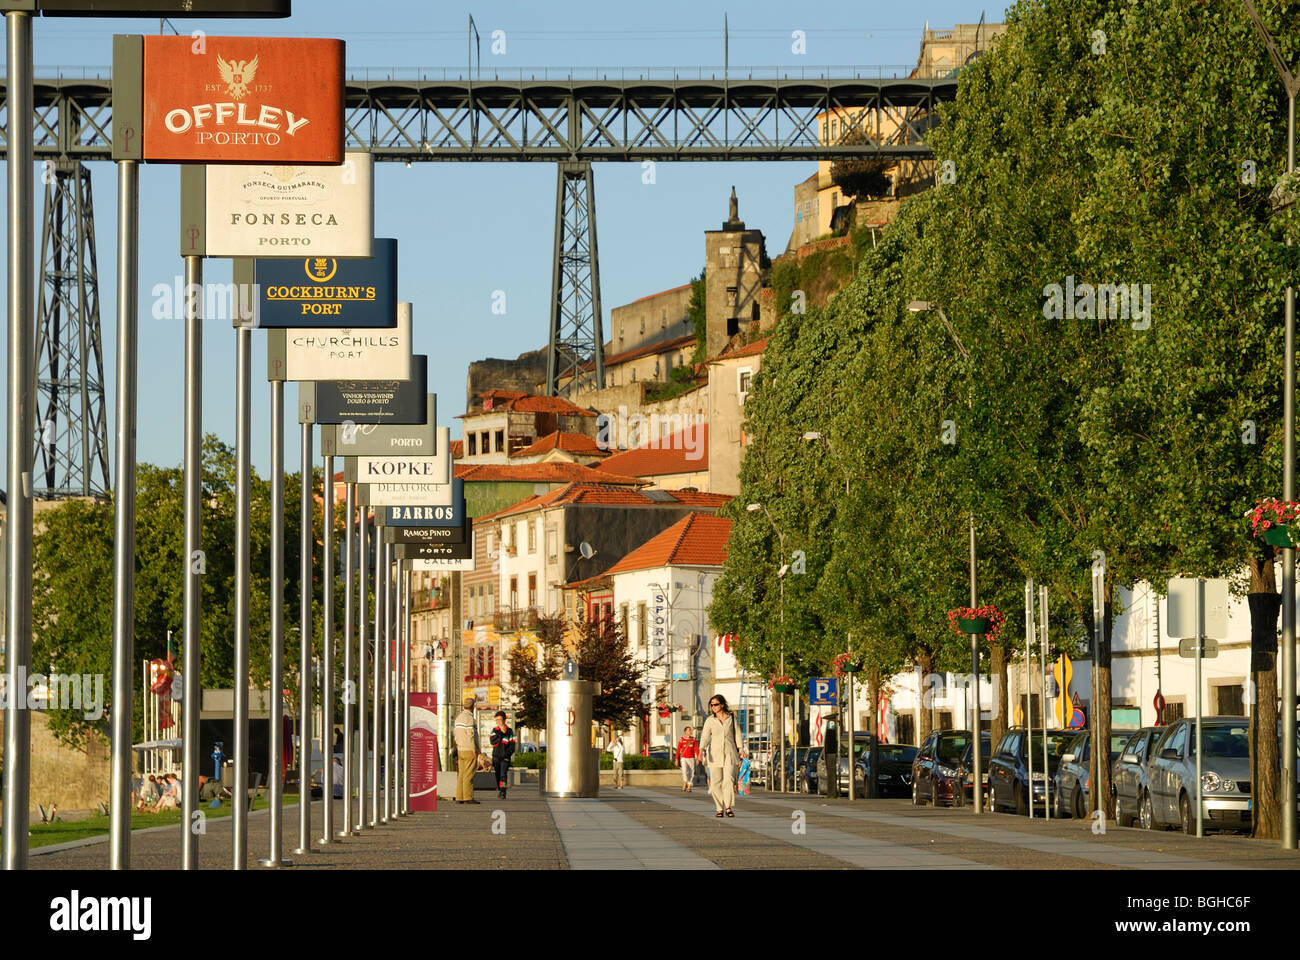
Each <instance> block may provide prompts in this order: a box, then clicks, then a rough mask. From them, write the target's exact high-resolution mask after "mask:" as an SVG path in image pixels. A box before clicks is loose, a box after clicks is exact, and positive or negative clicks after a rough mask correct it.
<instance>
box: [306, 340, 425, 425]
mask: <svg viewBox="0 0 1300 960" xmlns="http://www.w3.org/2000/svg"><path fill="white" fill-rule="evenodd" d="M428 392H429V358H428V357H426V356H425V355H424V354H422V353H417V354H415V356H413V357H411V379H410V380H334V381H330V380H325V381H322V382H321V383H315V382H313V381H306V382H304V383H300V384H298V422H299V423H357V424H364V423H425V422H426V420H425V417H426V416H427V415H428V411H427V408H426V406H425V397H426V395H427V394H428Z"/></svg>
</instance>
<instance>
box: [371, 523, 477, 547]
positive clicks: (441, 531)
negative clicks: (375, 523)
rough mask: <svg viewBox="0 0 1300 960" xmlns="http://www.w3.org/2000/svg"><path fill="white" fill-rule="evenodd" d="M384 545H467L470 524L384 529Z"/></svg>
mask: <svg viewBox="0 0 1300 960" xmlns="http://www.w3.org/2000/svg"><path fill="white" fill-rule="evenodd" d="M381 529H382V530H383V531H384V543H465V542H466V541H468V540H469V539H470V529H469V523H468V522H467V523H466V525H465V526H463V527H383V528H381Z"/></svg>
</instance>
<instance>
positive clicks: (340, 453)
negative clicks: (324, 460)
mask: <svg viewBox="0 0 1300 960" xmlns="http://www.w3.org/2000/svg"><path fill="white" fill-rule="evenodd" d="M425 404H426V405H425V420H424V423H417V424H400V423H381V424H356V423H338V424H335V423H322V424H321V428H320V452H321V456H323V457H388V456H403V457H432V456H434V455H435V454H437V453H438V446H437V439H438V438H437V429H438V395H437V394H436V393H430V394H427V395H426V397H425ZM448 435H449V436H450V432H449V433H448Z"/></svg>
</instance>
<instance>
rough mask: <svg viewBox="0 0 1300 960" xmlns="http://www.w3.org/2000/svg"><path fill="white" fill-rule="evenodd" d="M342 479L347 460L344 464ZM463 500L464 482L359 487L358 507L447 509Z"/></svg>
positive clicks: (367, 484)
mask: <svg viewBox="0 0 1300 960" xmlns="http://www.w3.org/2000/svg"><path fill="white" fill-rule="evenodd" d="M343 469H344V478H345V479H346V475H347V469H348V467H347V460H344V461H343ZM464 498H465V488H464V481H463V480H458V479H453V480H452V481H451V483H358V484H357V504H358V505H359V506H363V507H390V506H393V507H396V506H427V505H430V504H432V505H434V506H450V505H451V504H453V503H458V502H459V501H461V500H463V499H464Z"/></svg>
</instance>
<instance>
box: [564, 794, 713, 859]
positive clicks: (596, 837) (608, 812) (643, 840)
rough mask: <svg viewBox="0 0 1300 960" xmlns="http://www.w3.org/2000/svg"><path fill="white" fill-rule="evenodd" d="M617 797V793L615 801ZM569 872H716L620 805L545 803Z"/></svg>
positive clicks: (693, 854) (566, 802) (604, 803)
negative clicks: (562, 844)
mask: <svg viewBox="0 0 1300 960" xmlns="http://www.w3.org/2000/svg"><path fill="white" fill-rule="evenodd" d="M622 795H623V793H622V791H620V793H619V794H617V795H616V796H618V797H619V798H620V799H621V797H622ZM547 804H548V806H549V807H550V810H551V816H552V817H553V818H554V821H555V826H556V829H557V830H558V831H559V834H560V839H561V840H562V841H563V843H564V852H565V855H566V856H567V857H568V860H569V866H570V868H571V869H573V870H608V869H658V870H678V869H695V870H698V869H706V870H707V869H716V865H715V864H713V863H712V862H710V861H709V860H707V859H705V858H703V857H701V856H699V855H698V854H696V853H694V852H693V851H691V850H690V849H688V848H687V847H685V846H683V845H682V844H679V843H677V842H676V841H675V840H673V839H671V838H670V837H667V836H665V835H664V834H662V833H660V832H658V831H655V830H653V829H651V828H649V827H647V826H645V825H643V824H641V823H638V822H637V821H636V820H634V819H632V818H630V817H628V816H626V815H624V814H623V813H622V812H621V808H622V807H623V806H624V805H623V804H622V803H618V802H614V801H609V802H598V803H596V804H592V803H591V802H590V801H587V802H585V803H578V804H575V803H574V802H573V801H571V800H548V801H547Z"/></svg>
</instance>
